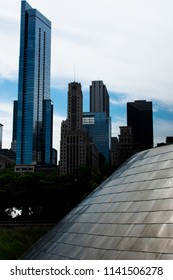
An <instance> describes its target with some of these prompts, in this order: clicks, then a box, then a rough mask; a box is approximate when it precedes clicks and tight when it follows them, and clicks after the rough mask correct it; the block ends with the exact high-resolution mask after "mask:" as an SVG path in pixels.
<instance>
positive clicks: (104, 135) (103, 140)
mask: <svg viewBox="0 0 173 280" xmlns="http://www.w3.org/2000/svg"><path fill="white" fill-rule="evenodd" d="M83 130H84V132H85V133H87V134H88V136H89V138H90V141H91V142H92V143H94V144H95V145H96V147H97V148H98V150H99V152H100V153H102V155H103V156H104V158H105V162H106V163H109V162H110V138H111V128H110V118H108V117H107V116H106V112H84V113H83Z"/></svg>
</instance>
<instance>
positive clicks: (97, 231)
mask: <svg viewBox="0 0 173 280" xmlns="http://www.w3.org/2000/svg"><path fill="white" fill-rule="evenodd" d="M23 258H24V259H84V260H85V259H96V260H104V259H105V260H106V259H107V260H111V259H138V260H139V259H173V145H168V146H163V147H160V148H154V149H151V150H147V151H144V152H141V153H138V154H136V155H135V156H133V157H132V158H130V159H129V161H127V162H126V163H125V164H124V165H123V166H121V168H119V169H118V170H117V171H116V172H115V173H114V174H113V175H112V176H111V177H109V178H108V179H107V180H106V181H105V182H104V183H102V184H101V186H100V187H98V188H97V189H96V190H95V191H94V192H93V193H92V194H91V195H89V196H88V197H87V198H86V199H85V200H84V201H83V202H82V203H81V204H79V205H78V206H77V207H76V208H75V209H74V210H72V211H71V212H70V213H69V214H68V215H67V216H66V217H65V218H64V219H63V220H62V221H61V222H60V223H58V225H57V226H56V227H55V228H54V229H53V230H52V231H50V232H49V233H48V234H46V235H45V236H44V237H43V238H42V239H41V240H40V241H39V242H37V243H36V244H35V246H34V247H33V248H32V249H31V250H29V251H28V252H27V253H26V254H25V255H24V256H23Z"/></svg>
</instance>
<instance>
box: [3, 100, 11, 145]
mask: <svg viewBox="0 0 173 280" xmlns="http://www.w3.org/2000/svg"><path fill="white" fill-rule="evenodd" d="M0 116H1V123H2V124H3V135H2V148H3V149H5V148H8V149H9V148H10V147H11V141H12V118H13V104H12V103H7V102H1V108H0Z"/></svg>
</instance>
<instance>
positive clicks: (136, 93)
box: [0, 0, 173, 149]
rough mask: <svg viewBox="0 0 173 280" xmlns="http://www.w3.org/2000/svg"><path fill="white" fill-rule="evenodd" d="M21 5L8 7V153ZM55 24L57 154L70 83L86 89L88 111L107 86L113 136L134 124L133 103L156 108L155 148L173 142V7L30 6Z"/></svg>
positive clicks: (131, 1)
mask: <svg viewBox="0 0 173 280" xmlns="http://www.w3.org/2000/svg"><path fill="white" fill-rule="evenodd" d="M20 2H21V1H20V0H12V1H4V0H0V6H1V9H0V23H1V24H0V96H1V98H0V123H2V124H3V125H4V128H3V148H10V143H11V139H12V114H13V100H14V99H16V98H17V82H18V60H19V59H18V56H19V35H20V34H19V28H20ZM28 2H29V4H30V5H31V6H32V7H33V8H37V9H38V10H39V11H40V12H41V13H43V14H44V15H45V16H46V17H47V18H49V19H50V20H51V22H52V54H51V56H52V60H51V61H52V62H51V98H52V100H53V102H54V147H55V148H57V149H58V148H59V141H60V124H61V121H62V120H63V119H66V113H67V88H68V83H69V82H72V81H73V80H74V67H75V77H76V78H75V79H76V81H77V82H80V83H81V85H82V89H83V96H84V111H87V110H88V108H89V85H90V84H91V81H92V80H103V82H104V84H105V85H106V86H107V89H108V92H109V94H110V112H111V117H112V135H113V136H118V134H119V126H121V125H126V103H127V102H128V101H129V102H132V101H134V100H140V99H142V100H143V99H145V100H147V101H152V102H153V119H154V143H155V144H156V143H157V142H164V141H165V138H166V136H170V135H173V17H172V11H173V1H172V0H94V1H93V0H87V1H84V0H73V1H72V0H63V1H60V0H49V1H47V0H42V1H38V0H28Z"/></svg>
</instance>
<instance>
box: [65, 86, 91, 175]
mask: <svg viewBox="0 0 173 280" xmlns="http://www.w3.org/2000/svg"><path fill="white" fill-rule="evenodd" d="M82 104H83V96H82V90H81V84H80V83H76V82H73V83H70V84H69V85H68V111H67V116H68V117H67V119H66V120H65V121H63V122H62V124H61V141H60V173H64V174H70V173H72V172H74V171H75V170H76V169H78V168H79V167H81V166H85V167H86V166H88V165H89V148H90V143H89V138H88V136H87V135H86V134H85V133H84V132H83V130H82Z"/></svg>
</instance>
